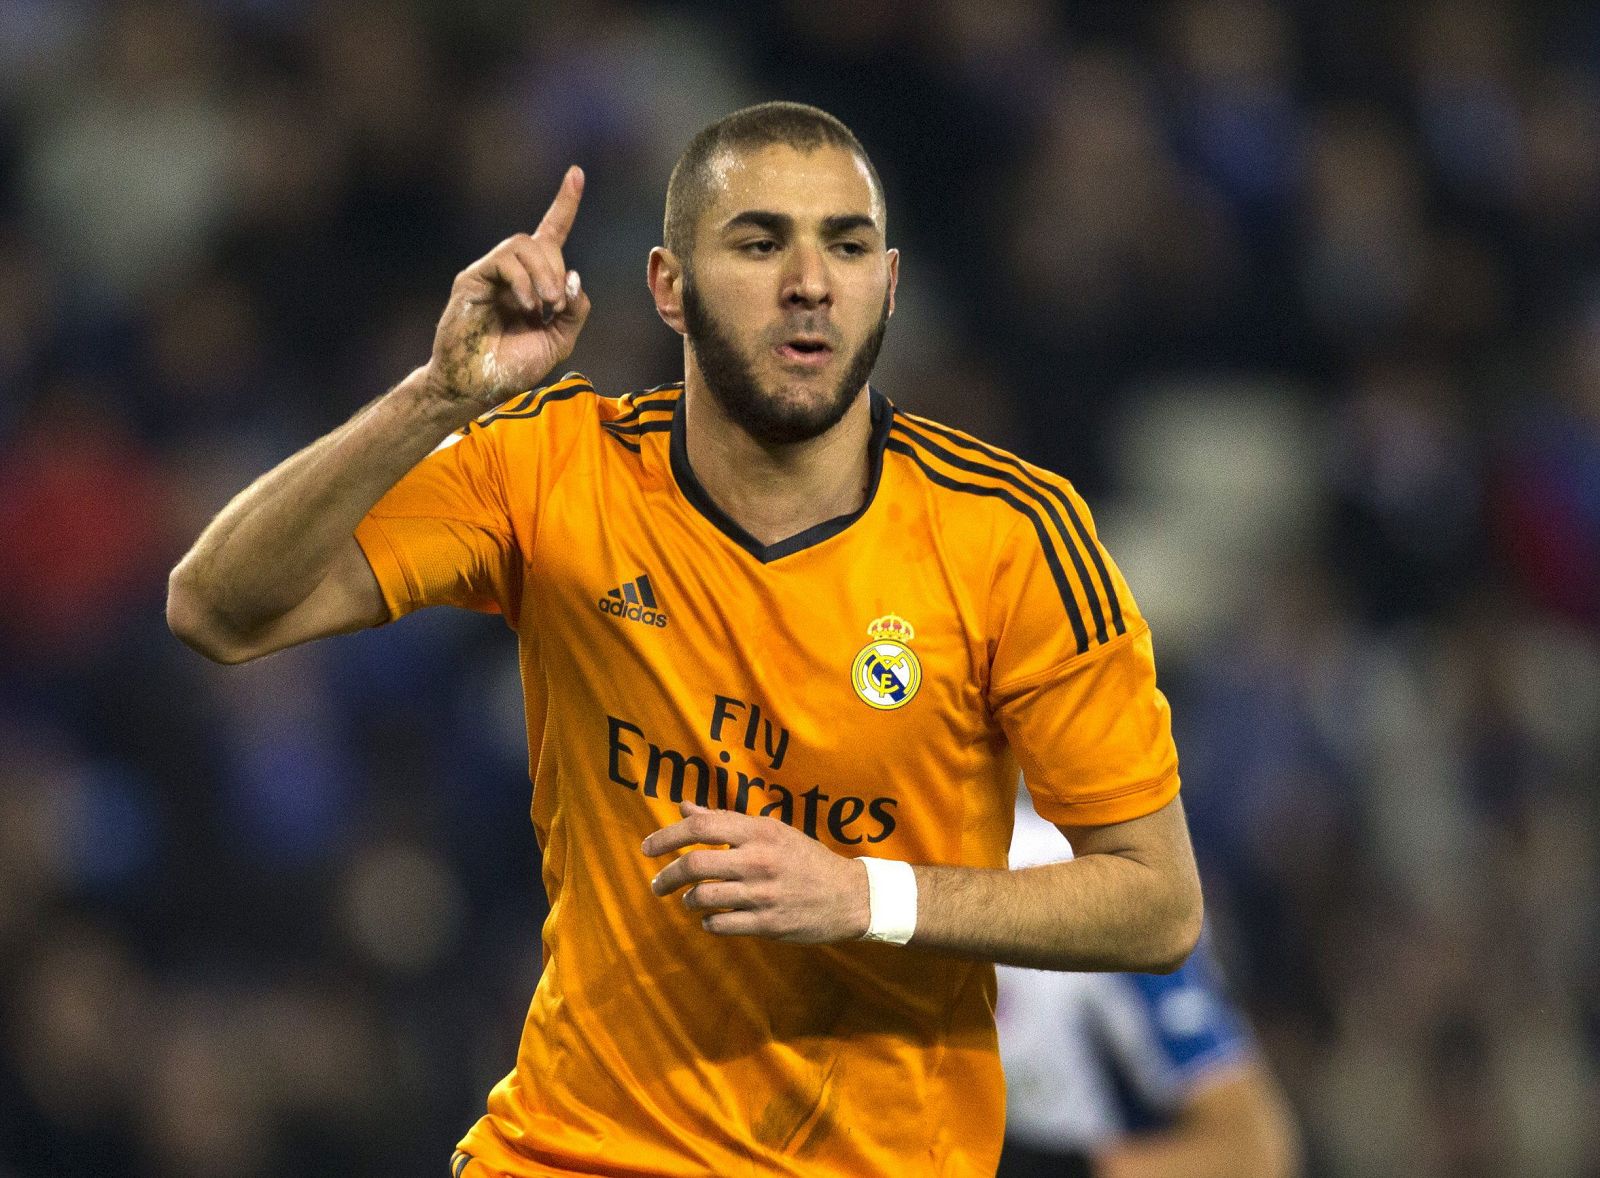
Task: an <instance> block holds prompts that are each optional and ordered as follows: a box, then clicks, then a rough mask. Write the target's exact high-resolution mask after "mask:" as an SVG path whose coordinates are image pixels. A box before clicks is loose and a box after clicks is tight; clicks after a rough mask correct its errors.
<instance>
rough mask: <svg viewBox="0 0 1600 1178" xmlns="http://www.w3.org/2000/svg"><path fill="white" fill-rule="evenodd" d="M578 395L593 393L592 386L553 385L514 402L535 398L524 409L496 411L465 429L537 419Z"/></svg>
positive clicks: (580, 382) (578, 383) (518, 402)
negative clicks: (499, 422) (550, 407)
mask: <svg viewBox="0 0 1600 1178" xmlns="http://www.w3.org/2000/svg"><path fill="white" fill-rule="evenodd" d="M579 393H594V386H593V385H592V384H589V383H588V382H586V381H573V382H571V383H570V384H568V383H566V382H562V383H560V384H553V385H551V386H549V387H548V388H545V389H541V390H539V392H538V393H529V394H526V397H525V398H518V400H517V401H516V402H513V404H521V403H522V402H524V401H525V400H526V398H531V397H536V398H537V400H534V401H532V402H531V403H529V404H527V406H526V407H525V408H517V409H497V410H496V411H495V412H493V413H491V414H489V415H488V416H487V417H480V418H477V419H476V420H475V421H473V422H471V423H470V424H469V425H468V427H467V428H469V429H470V428H472V426H474V425H476V426H485V425H490V424H492V423H494V422H496V421H520V420H522V419H524V418H529V417H538V416H539V414H541V413H543V412H544V411H545V409H546V408H547V407H549V406H550V405H553V404H555V403H556V402H557V401H569V400H571V399H572V398H573V397H576V396H577V395H578V394H579ZM595 395H596V396H599V394H598V393H595Z"/></svg>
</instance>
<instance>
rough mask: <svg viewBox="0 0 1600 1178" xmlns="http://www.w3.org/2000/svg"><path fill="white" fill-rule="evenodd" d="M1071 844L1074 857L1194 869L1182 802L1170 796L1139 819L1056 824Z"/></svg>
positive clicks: (1179, 798) (1192, 853)
mask: <svg viewBox="0 0 1600 1178" xmlns="http://www.w3.org/2000/svg"><path fill="white" fill-rule="evenodd" d="M1056 829H1058V830H1059V831H1061V833H1062V834H1064V835H1065V836H1066V838H1067V842H1069V843H1071V844H1072V853H1073V855H1075V856H1078V857H1082V856H1084V855H1121V856H1123V857H1124V858H1128V859H1134V860H1136V861H1138V862H1140V863H1145V864H1147V865H1149V866H1156V865H1158V864H1159V865H1177V866H1180V867H1183V866H1187V867H1188V868H1189V869H1191V870H1192V869H1193V867H1194V850H1193V848H1192V846H1191V845H1190V843H1189V823H1188V820H1187V819H1186V818H1185V817H1184V813H1183V799H1182V798H1181V797H1179V796H1176V795H1174V796H1173V798H1172V800H1171V801H1169V802H1167V803H1166V804H1165V805H1163V806H1162V807H1161V808H1160V809H1158V810H1154V811H1152V812H1151V813H1149V814H1146V815H1144V816H1143V817H1140V818H1129V819H1127V820H1126V821H1123V822H1106V823H1100V824H1096V825H1092V826H1089V825H1086V826H1076V825H1071V824H1068V823H1061V822H1058V823H1056Z"/></svg>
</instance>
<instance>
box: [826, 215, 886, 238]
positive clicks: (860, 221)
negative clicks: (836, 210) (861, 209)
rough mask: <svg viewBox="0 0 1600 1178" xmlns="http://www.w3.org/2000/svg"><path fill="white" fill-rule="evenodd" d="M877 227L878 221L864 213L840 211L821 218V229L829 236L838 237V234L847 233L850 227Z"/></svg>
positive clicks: (873, 228)
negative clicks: (835, 214) (834, 214)
mask: <svg viewBox="0 0 1600 1178" xmlns="http://www.w3.org/2000/svg"><path fill="white" fill-rule="evenodd" d="M877 228H878V223H877V222H876V221H874V220H873V219H872V218H871V217H869V216H867V214H865V213H840V214H838V215H837V216H833V217H824V218H823V219H822V231H823V233H825V234H827V235H828V236H829V237H838V236H839V235H840V234H843V233H849V232H850V231H851V230H852V229H872V230H876V229H877Z"/></svg>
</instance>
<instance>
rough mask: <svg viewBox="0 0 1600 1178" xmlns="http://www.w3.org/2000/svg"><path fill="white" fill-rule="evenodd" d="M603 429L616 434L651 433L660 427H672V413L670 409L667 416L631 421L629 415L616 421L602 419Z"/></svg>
mask: <svg viewBox="0 0 1600 1178" xmlns="http://www.w3.org/2000/svg"><path fill="white" fill-rule="evenodd" d="M600 428H601V429H606V430H610V431H611V432H612V433H614V434H649V433H654V432H655V431H656V430H658V429H670V428H672V414H671V412H670V409H669V411H668V413H667V416H665V417H652V418H650V419H649V420H647V421H629V420H627V415H626V414H624V415H623V416H622V417H619V418H617V419H616V420H615V421H602V422H601V423H600Z"/></svg>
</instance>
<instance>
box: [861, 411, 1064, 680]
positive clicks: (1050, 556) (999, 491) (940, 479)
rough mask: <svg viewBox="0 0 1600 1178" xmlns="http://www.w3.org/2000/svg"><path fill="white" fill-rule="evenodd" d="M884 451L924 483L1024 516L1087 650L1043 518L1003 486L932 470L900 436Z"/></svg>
mask: <svg viewBox="0 0 1600 1178" xmlns="http://www.w3.org/2000/svg"><path fill="white" fill-rule="evenodd" d="M888 449H890V450H893V451H894V452H895V453H896V454H904V455H905V456H906V457H907V458H909V459H911V461H912V462H914V463H916V464H917V466H918V468H919V469H921V471H922V473H923V474H924V475H926V476H927V478H928V480H929V481H930V482H932V483H933V484H935V485H936V486H940V487H943V488H945V489H946V490H948V491H956V492H958V493H960V494H963V495H978V496H981V497H983V498H985V499H998V500H1000V501H1001V502H1002V503H1004V504H1006V505H1007V506H1009V507H1011V508H1012V509H1014V510H1016V511H1018V512H1020V513H1021V514H1022V515H1024V516H1026V517H1027V519H1028V521H1029V522H1030V523H1032V524H1033V530H1034V533H1035V534H1036V535H1037V536H1038V537H1039V547H1040V548H1041V549H1043V551H1044V559H1045V563H1046V564H1047V565H1049V566H1050V575H1051V577H1053V578H1054V579H1055V583H1056V591H1057V592H1058V593H1060V594H1061V604H1062V605H1064V606H1065V607H1066V610H1067V621H1068V622H1070V623H1071V625H1072V635H1073V637H1074V638H1076V639H1077V640H1078V653H1079V654H1082V653H1084V652H1085V651H1087V650H1088V649H1089V631H1088V629H1087V628H1086V627H1085V626H1084V624H1083V614H1082V612H1081V611H1080V610H1079V609H1078V601H1077V598H1076V597H1074V596H1073V593H1072V585H1071V584H1070V583H1069V582H1068V581H1067V571H1066V569H1064V568H1062V567H1061V558H1060V557H1059V556H1058V555H1057V554H1056V546H1055V544H1054V542H1053V541H1052V540H1051V539H1050V533H1049V530H1048V529H1047V528H1046V527H1045V523H1044V518H1043V517H1042V516H1041V515H1040V514H1039V513H1038V512H1037V511H1035V510H1034V509H1033V508H1032V507H1030V506H1029V505H1028V504H1026V503H1024V502H1023V501H1022V500H1021V499H1018V498H1017V497H1016V496H1015V495H1013V494H1012V493H1011V492H1010V491H1007V490H1006V489H1005V488H1003V487H991V486H989V485H987V484H985V483H969V482H965V481H963V480H961V479H957V478H952V477H951V476H950V475H947V474H944V473H943V472H941V471H938V470H935V469H934V468H933V467H931V466H929V465H928V463H927V461H926V460H925V459H924V458H923V457H922V455H921V454H920V453H918V451H917V449H916V447H914V446H912V445H911V444H910V443H908V442H906V441H904V440H903V439H902V438H901V437H900V436H897V435H895V434H892V433H891V434H890V436H889V442H888ZM1091 600H1092V598H1091Z"/></svg>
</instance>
